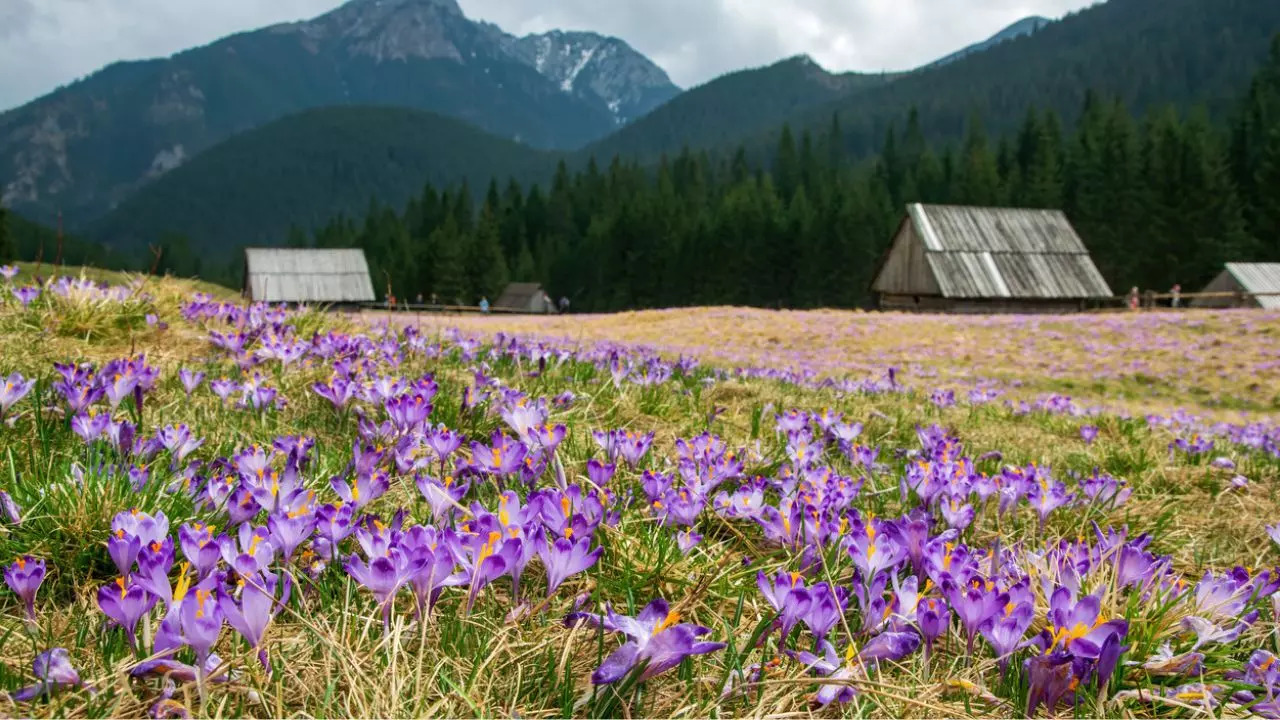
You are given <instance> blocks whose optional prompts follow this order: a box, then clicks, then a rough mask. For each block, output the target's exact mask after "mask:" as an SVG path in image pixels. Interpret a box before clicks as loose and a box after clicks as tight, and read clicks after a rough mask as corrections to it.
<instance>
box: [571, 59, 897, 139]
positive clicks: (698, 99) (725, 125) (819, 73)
mask: <svg viewBox="0 0 1280 720" xmlns="http://www.w3.org/2000/svg"><path fill="white" fill-rule="evenodd" d="M897 77H898V76H897V75H895V74H892V73H887V74H861V73H841V74H836V73H830V72H827V71H826V70H824V69H823V68H822V67H821V66H820V65H818V64H817V63H816V62H814V61H813V59H812V58H810V57H809V56H807V55H799V56H796V57H792V58H788V59H786V60H782V61H781V62H777V63H774V64H773V65H769V66H766V67H762V68H754V69H750V70H741V71H739V72H735V73H730V74H728V75H724V76H721V77H719V78H716V79H715V80H712V81H710V82H708V83H706V84H705V85H702V86H699V87H696V88H693V89H691V90H686V91H685V92H683V93H681V94H680V95H679V96H678V97H676V98H674V99H673V100H671V101H669V102H667V103H666V104H665V105H662V106H661V107H659V108H658V109H656V110H654V111H653V112H651V113H649V114H648V115H646V116H645V117H643V118H640V119H639V120H637V121H636V122H634V123H632V124H631V125H628V126H627V127H624V128H621V129H619V130H618V131H617V132H615V133H613V134H612V135H610V136H609V137H607V138H605V139H603V140H601V141H599V142H597V143H594V144H592V145H590V146H588V147H587V148H585V149H584V150H583V151H581V152H580V153H579V155H580V156H582V157H586V156H595V157H597V158H610V157H613V156H615V155H621V156H624V157H636V158H640V159H642V160H653V159H655V158H657V157H658V156H660V155H661V154H663V153H670V152H676V151H679V150H680V149H681V148H682V147H686V146H687V147H690V148H695V149H698V148H712V147H716V146H718V145H722V144H723V143H724V141H725V139H726V138H741V137H745V136H750V135H752V134H755V133H759V132H763V131H766V130H769V129H772V128H774V127H775V126H777V125H780V124H781V123H782V122H783V121H784V120H786V119H787V118H789V117H792V116H794V115H795V114H797V113H800V112H803V111H805V110H808V109H811V108H814V107H819V106H821V105H824V104H826V103H829V102H831V101H833V100H835V99H837V98H840V97H844V96H846V95H849V94H852V93H856V92H858V91H859V90H863V89H866V88H873V87H879V86H881V85H885V84H888V83H890V82H892V81H893V80H894V79H896V78H897Z"/></svg>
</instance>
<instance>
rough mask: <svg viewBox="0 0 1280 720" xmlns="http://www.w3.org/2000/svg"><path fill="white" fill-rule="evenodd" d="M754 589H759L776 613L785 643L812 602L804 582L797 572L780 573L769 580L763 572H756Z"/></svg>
mask: <svg viewBox="0 0 1280 720" xmlns="http://www.w3.org/2000/svg"><path fill="white" fill-rule="evenodd" d="M756 587H758V588H760V594H761V595H764V598H765V600H768V601H769V604H770V605H772V606H773V609H774V610H776V611H778V623H779V625H780V626H781V631H782V638H783V640H784V641H785V639H786V637H787V636H788V635H790V634H791V629H792V628H794V627H795V626H796V623H798V622H800V621H801V620H803V619H804V618H805V616H806V615H807V614H808V612H809V606H810V605H811V604H812V602H813V598H812V596H811V595H810V594H809V591H808V590H807V589H806V588H805V584H804V580H803V579H802V578H801V576H800V573H798V572H792V573H787V572H780V573H778V574H777V575H774V576H773V578H772V579H770V578H769V576H767V575H765V574H764V571H758V572H757V573H756Z"/></svg>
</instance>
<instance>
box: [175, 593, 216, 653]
mask: <svg viewBox="0 0 1280 720" xmlns="http://www.w3.org/2000/svg"><path fill="white" fill-rule="evenodd" d="M215 595H216V590H210V589H207V588H205V587H201V586H197V587H196V588H195V590H193V591H192V594H191V596H190V597H187V598H184V599H183V602H182V605H181V606H180V607H179V610H178V616H179V618H180V619H181V622H182V638H183V640H185V641H186V643H187V645H189V646H190V647H191V649H192V650H194V651H195V653H196V667H197V668H204V665H205V661H207V660H208V659H209V651H210V650H212V649H213V646H214V645H216V644H218V636H219V635H220V634H222V620H223V614H222V609H221V608H220V607H219V606H218V599H217V598H216V597H215Z"/></svg>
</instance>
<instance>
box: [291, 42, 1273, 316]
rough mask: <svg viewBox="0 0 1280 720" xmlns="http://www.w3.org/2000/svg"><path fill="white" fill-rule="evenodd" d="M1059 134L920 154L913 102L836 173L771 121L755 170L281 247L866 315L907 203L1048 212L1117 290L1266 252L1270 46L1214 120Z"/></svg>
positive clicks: (1103, 114) (340, 225)
mask: <svg viewBox="0 0 1280 720" xmlns="http://www.w3.org/2000/svg"><path fill="white" fill-rule="evenodd" d="M1062 128H1063V123H1062V121H1061V119H1060V118H1059V117H1058V116H1057V115H1056V114H1055V113H1054V112H1052V111H1040V110H1037V109H1031V110H1029V111H1028V112H1027V114H1026V116H1025V118H1024V120H1023V122H1022V123H1021V127H1020V129H1019V130H1018V131H1017V132H1016V133H1014V134H1012V135H1010V136H1006V137H1002V138H1000V139H998V140H994V141H993V140H992V138H990V137H989V136H988V135H987V133H986V132H984V130H983V125H982V121H981V119H980V118H978V117H974V118H972V119H971V120H970V122H969V125H968V129H967V132H966V136H965V138H964V140H963V142H962V143H960V144H959V145H958V146H954V147H952V146H949V147H942V148H936V147H933V146H931V144H930V143H929V142H927V141H926V139H925V136H924V134H923V133H922V132H921V130H920V118H919V115H918V113H916V112H915V111H912V112H911V113H910V114H909V115H908V117H906V118H905V121H904V122H903V123H902V124H901V127H900V128H899V127H894V128H891V129H890V130H889V132H888V133H887V136H886V137H885V139H884V141H883V143H882V145H881V148H880V152H879V154H878V157H877V158H876V159H875V160H874V161H872V162H863V163H854V162H852V161H851V159H850V158H848V157H846V156H845V155H844V152H843V150H842V143H841V142H840V138H841V137H842V136H843V134H842V132H841V128H840V122H839V118H838V117H837V118H833V119H832V121H831V126H830V128H829V129H828V130H827V131H826V132H825V133H822V134H820V135H818V136H816V137H815V136H813V135H811V134H809V133H801V134H800V135H799V137H797V136H795V134H793V133H792V132H791V131H790V129H788V128H784V129H783V130H782V132H781V136H780V139H779V141H778V143H777V148H776V151H775V152H774V154H773V158H772V162H771V163H770V166H769V168H768V169H767V170H766V169H762V168H759V167H752V166H751V164H750V163H749V162H748V160H747V157H746V154H745V152H744V151H739V152H738V153H737V154H736V155H734V156H732V157H729V158H726V159H723V160H714V159H712V158H711V157H710V156H709V155H708V154H706V153H698V152H693V151H689V150H686V151H684V152H682V153H680V154H679V155H677V156H675V157H671V158H664V159H663V160H662V161H661V162H660V163H659V164H658V166H657V167H656V169H655V168H646V167H642V166H640V165H639V164H637V163H633V162H626V161H623V160H621V159H614V160H613V162H612V163H611V164H609V165H608V166H607V167H600V166H598V165H597V164H596V163H594V162H592V163H589V164H588V165H587V167H586V168H585V169H583V170H582V171H580V172H576V173H571V172H570V171H569V170H568V169H567V167H566V166H565V165H564V164H561V165H560V167H559V169H558V171H557V173H556V175H555V178H554V179H553V181H552V182H551V183H550V186H549V187H547V188H546V189H544V188H543V187H541V186H540V185H536V184H535V185H530V186H527V187H526V186H522V185H521V184H519V183H517V182H514V181H511V182H508V183H506V184H505V186H500V185H499V184H498V183H497V182H491V183H490V184H489V186H488V188H487V189H486V190H485V191H484V192H483V194H482V195H481V196H480V198H479V199H478V201H476V200H473V196H472V190H471V188H470V187H469V186H468V185H466V184H462V185H460V186H456V187H447V188H437V187H434V186H431V185H428V186H427V187H426V188H424V190H423V191H422V193H421V195H420V196H418V197H416V198H414V199H413V200H411V201H410V202H409V203H408V206H407V207H406V208H405V209H403V210H400V211H397V210H396V209H393V208H390V207H386V206H383V205H380V204H379V203H378V202H376V201H373V202H371V203H370V206H369V209H368V212H367V213H366V215H365V217H364V218H363V220H361V221H356V220H355V219H352V218H348V217H338V218H335V219H334V220H333V221H331V222H330V223H328V224H327V225H325V226H324V227H322V228H320V229H319V230H318V231H316V232H315V233H314V234H311V235H307V234H304V233H302V232H301V231H298V230H295V231H294V232H293V233H292V235H291V237H290V244H291V245H294V246H312V245H314V246H318V247H348V246H358V247H362V248H364V250H365V251H366V254H367V256H368V258H369V262H370V265H371V268H372V271H373V274H374V284H375V286H376V287H377V288H378V291H379V294H380V295H385V294H386V293H388V292H390V293H392V294H394V295H396V296H397V297H400V298H412V297H414V296H416V295H417V294H418V293H422V294H423V295H424V297H430V296H432V295H435V296H436V297H437V298H438V299H440V301H442V302H455V301H461V302H464V303H468V304H472V303H475V302H476V301H477V300H478V299H479V298H480V297H481V296H486V297H489V298H490V299H492V298H493V297H494V296H495V295H496V294H497V293H499V292H500V291H501V289H502V288H503V286H504V285H505V284H506V283H507V282H508V281H512V280H519V281H534V282H540V283H542V284H543V285H544V287H546V288H547V290H548V292H550V293H551V294H552V295H553V297H559V296H561V295H564V296H567V297H569V298H570V300H571V301H572V303H573V307H575V308H581V309H584V310H596V311H609V310H621V309H628V308H645V307H672V306H683V305H697V304H744V305H754V306H765V307H794V308H807V307H818V306H841V307H855V306H862V305H866V304H868V303H869V302H870V301H871V297H870V290H869V286H870V284H871V281H872V275H873V273H874V272H875V270H876V267H877V264H878V262H879V260H880V258H881V257H882V256H883V254H884V252H885V251H886V248H887V246H888V244H889V242H890V240H891V238H892V236H893V233H894V230H895V229H896V227H897V226H898V223H899V222H900V220H901V217H902V215H903V209H904V206H905V205H906V204H907V203H910V202H925V203H954V204H965V205H983V206H1017V207H1030V208H1062V209H1063V210H1065V211H1066V213H1067V215H1068V217H1069V218H1070V219H1071V220H1072V222H1073V224H1074V225H1075V226H1076V228H1077V230H1078V231H1079V232H1080V234H1081V236H1082V237H1083V238H1084V241H1085V243H1086V245H1087V246H1088V247H1089V249H1090V251H1091V252H1092V254H1093V255H1094V258H1095V260H1096V262H1097V264H1098V267H1099V269H1100V270H1101V271H1102V273H1103V275H1104V276H1105V277H1106V278H1107V280H1108V281H1109V282H1110V284H1111V286H1112V288H1113V289H1115V290H1116V291H1117V292H1123V291H1124V289H1125V288H1128V287H1130V286H1133V285H1136V286H1139V287H1142V288H1151V289H1158V290H1162V289H1165V288H1168V287H1170V286H1172V285H1173V284H1174V283H1179V284H1181V285H1182V286H1183V287H1184V288H1185V289H1187V290H1190V289H1193V288H1198V286H1200V285H1202V284H1204V283H1206V282H1208V280H1210V279H1211V278H1212V277H1213V276H1214V275H1215V274H1216V273H1217V272H1219V271H1220V269H1221V265H1222V263H1224V262H1227V261H1233V260H1240V261H1280V39H1277V41H1276V43H1275V45H1274V48H1273V50H1272V53H1271V56H1270V59H1269V62H1267V63H1266V65H1265V66H1264V67H1263V68H1262V70H1261V71H1259V73H1258V74H1257V76H1256V77H1255V79H1254V80H1253V82H1252V84H1251V85H1250V87H1249V88H1248V90H1247V92H1246V93H1245V95H1244V98H1243V100H1242V102H1241V104H1240V108H1239V111H1238V112H1237V113H1236V117H1235V120H1233V121H1232V122H1231V124H1230V127H1227V128H1221V127H1215V126H1214V125H1213V124H1212V123H1211V122H1210V121H1209V119H1208V116H1207V115H1206V114H1205V113H1204V112H1200V111H1192V112H1190V113H1187V114H1179V113H1178V112H1176V111H1174V110H1172V109H1167V110H1161V111H1156V112H1152V113H1149V114H1147V115H1145V116H1144V117H1141V118H1134V117H1133V115H1132V114H1131V113H1130V112H1129V111H1128V110H1127V109H1126V107H1125V105H1124V104H1123V103H1122V102H1120V101H1118V100H1113V99H1106V98H1102V97H1099V96H1096V95H1093V94H1090V95H1088V96H1087V97H1086V99H1085V101H1084V105H1083V107H1082V108H1081V111H1080V115H1079V117H1078V118H1077V119H1076V121H1075V122H1074V129H1073V130H1072V131H1071V132H1064V130H1063V129H1062ZM476 205H478V209H477V208H476V207H475V206H476Z"/></svg>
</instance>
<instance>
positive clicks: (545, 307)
mask: <svg viewBox="0 0 1280 720" xmlns="http://www.w3.org/2000/svg"><path fill="white" fill-rule="evenodd" d="M555 307H556V306H555V303H553V302H551V296H550V295H548V294H546V293H545V292H544V293H542V312H544V313H545V312H551V311H552V310H554V309H555Z"/></svg>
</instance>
